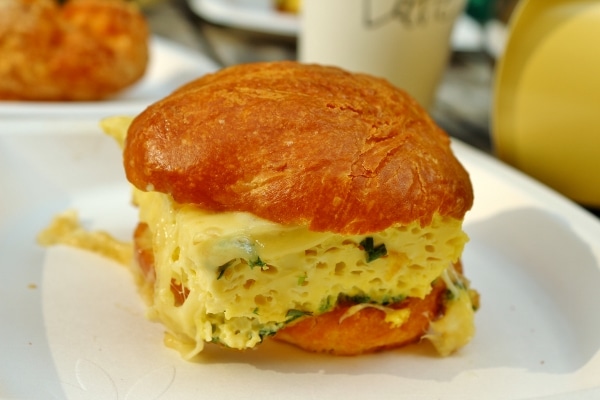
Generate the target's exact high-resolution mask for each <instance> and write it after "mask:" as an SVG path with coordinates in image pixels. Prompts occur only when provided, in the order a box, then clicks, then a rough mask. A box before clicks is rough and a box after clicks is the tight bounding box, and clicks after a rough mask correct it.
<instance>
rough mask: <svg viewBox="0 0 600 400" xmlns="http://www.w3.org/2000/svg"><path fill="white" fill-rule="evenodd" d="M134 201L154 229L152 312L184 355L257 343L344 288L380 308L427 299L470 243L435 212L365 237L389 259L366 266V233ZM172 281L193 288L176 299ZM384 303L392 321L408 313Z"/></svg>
mask: <svg viewBox="0 0 600 400" xmlns="http://www.w3.org/2000/svg"><path fill="white" fill-rule="evenodd" d="M135 201H136V202H137V204H138V205H139V207H140V220H141V221H144V222H146V223H148V225H149V226H150V229H151V231H152V240H153V247H154V253H155V254H154V255H155V263H156V265H157V274H156V283H155V288H154V295H153V296H154V297H153V299H152V303H153V304H152V306H151V311H150V315H151V316H152V317H153V318H155V319H157V320H160V321H162V322H163V323H164V324H165V325H166V326H167V327H168V328H169V329H170V331H171V334H170V335H169V340H168V341H169V343H171V345H172V346H173V347H177V348H178V349H179V350H180V351H182V352H183V353H184V356H185V357H191V356H193V355H194V354H196V353H197V352H199V351H201V350H202V347H203V343H204V342H211V341H212V342H219V343H221V344H224V345H226V346H228V347H232V348H238V349H243V348H248V347H253V346H254V345H256V344H257V343H259V342H261V341H262V339H263V337H264V336H265V335H268V334H272V333H273V332H275V331H276V330H277V329H279V328H280V327H281V326H283V325H285V323H286V322H288V321H289V319H290V314H289V313H290V310H296V311H298V312H301V313H306V314H318V313H322V312H325V311H328V310H330V309H331V308H332V307H333V306H334V305H335V303H336V300H337V298H338V296H339V295H340V294H344V295H347V296H357V297H360V298H363V299H364V298H367V299H368V300H369V304H371V303H374V304H379V305H380V304H386V303H387V302H390V301H392V299H397V298H402V297H419V298H423V297H424V296H426V295H427V294H428V293H429V291H430V289H431V282H432V281H433V280H434V279H436V278H437V277H438V276H440V274H442V272H443V271H444V270H445V269H446V268H447V266H448V265H449V264H450V263H452V262H455V261H457V260H458V258H459V256H460V254H461V252H462V249H463V246H464V244H465V242H466V241H467V237H466V235H465V234H464V233H463V231H462V227H461V221H458V220H455V219H451V218H447V217H440V216H436V217H435V218H434V220H433V223H432V224H431V225H430V226H428V227H423V228H422V227H420V226H419V225H418V224H414V225H411V226H397V227H392V228H389V229H387V230H385V231H383V232H379V233H376V234H373V235H370V236H371V237H373V239H374V243H375V246H377V245H379V244H385V246H386V249H387V256H385V257H382V258H379V259H376V260H374V261H371V262H367V260H366V254H365V251H364V249H363V248H362V246H361V245H360V242H361V241H362V240H363V239H364V238H365V236H344V235H338V234H332V233H323V232H311V231H309V230H307V229H306V228H305V227H302V226H281V225H278V224H275V223H273V222H270V221H266V220H263V219H260V218H258V217H256V216H254V215H252V214H249V213H241V212H237V213H236V212H233V213H210V212H206V211H204V210H201V209H198V208H196V207H194V206H190V205H180V204H177V203H175V202H174V201H173V200H172V199H171V197H170V196H168V195H165V194H162V193H157V192H141V191H136V193H135ZM171 282H176V283H177V284H180V285H182V286H185V287H186V288H187V289H189V294H188V296H187V298H186V300H185V301H184V302H183V304H181V305H176V302H175V298H174V295H173V294H172V292H171V290H170V287H171ZM373 306H374V305H373ZM359 308H360V307H359ZM359 308H357V310H358V309H359ZM384 309H385V310H386V311H389V312H388V320H389V321H390V322H392V323H393V324H394V325H395V326H400V325H401V324H402V323H403V322H404V321H405V320H406V319H407V318H408V314H406V313H398V312H393V310H391V309H388V308H385V307H384ZM400 314H402V315H400Z"/></svg>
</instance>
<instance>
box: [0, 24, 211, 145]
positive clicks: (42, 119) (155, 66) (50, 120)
mask: <svg viewBox="0 0 600 400" xmlns="http://www.w3.org/2000/svg"><path fill="white" fill-rule="evenodd" d="M216 69H218V66H217V64H216V63H214V62H213V61H211V60H210V59H208V58H206V57H205V56H204V55H202V54H200V53H197V52H194V51H191V50H189V49H186V48H184V47H183V46H181V45H179V44H177V43H174V42H171V41H169V40H166V39H163V38H160V37H156V36H154V37H152V38H151V41H150V62H149V65H148V70H147V72H146V74H145V75H144V77H143V78H142V79H141V80H140V81H139V82H138V83H136V84H135V85H133V86H131V87H130V88H129V89H127V90H125V91H124V92H122V93H120V94H119V95H118V96H116V97H114V98H111V99H108V100H104V101H91V102H16V101H0V134H2V133H6V132H8V129H9V128H10V129H11V132H12V133H15V131H16V130H17V129H18V130H19V131H32V130H33V131H36V130H40V129H45V128H46V126H48V125H55V124H59V125H61V126H63V127H65V128H67V129H69V128H73V127H76V128H77V127H78V128H81V127H85V126H86V125H87V124H89V122H90V121H93V122H97V121H98V120H99V119H100V118H103V117H106V116H110V115H136V114H138V113H139V112H141V111H142V110H144V109H145V108H146V107H147V106H148V105H149V104H151V103H153V102H155V101H156V100H159V99H161V98H163V97H165V96H166V95H168V94H169V93H171V92H172V91H173V90H174V89H176V88H177V87H179V86H181V85H182V84H184V83H186V82H188V81H190V80H192V79H194V78H197V77H200V76H201V75H204V74H206V73H207V72H212V71H215V70H216Z"/></svg>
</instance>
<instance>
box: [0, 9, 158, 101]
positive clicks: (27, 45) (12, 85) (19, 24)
mask: <svg viewBox="0 0 600 400" xmlns="http://www.w3.org/2000/svg"><path fill="white" fill-rule="evenodd" d="M148 31H149V30H148V25H147V22H146V20H145V18H144V16H143V14H142V13H141V12H140V10H139V8H138V7H137V6H136V5H135V4H132V3H128V2H126V1H124V0H68V1H66V2H64V3H63V4H59V3H58V2H56V1H55V0H2V1H0V100H38V101H71V100H79V101H82V100H100V99H104V98H107V97H109V96H111V95H115V94H117V93H118V92H119V91H121V90H123V89H125V88H127V87H129V86H131V85H133V84H134V83H135V82H137V81H138V80H139V79H140V78H141V77H142V76H143V75H144V73H145V71H146V67H147V65H148V57H149V56H148V41H149V40H148V38H149V32H148Z"/></svg>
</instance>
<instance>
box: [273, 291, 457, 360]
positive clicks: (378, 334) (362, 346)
mask: <svg viewBox="0 0 600 400" xmlns="http://www.w3.org/2000/svg"><path fill="white" fill-rule="evenodd" d="M445 292H446V285H445V284H444V282H443V281H442V280H441V279H438V280H437V281H436V282H435V284H434V285H433V286H432V290H431V292H430V293H429V294H428V295H427V296H425V298H423V299H418V298H408V299H406V300H404V301H402V302H400V303H397V304H393V305H391V306H390V307H391V308H394V309H397V310H398V309H410V317H409V319H408V320H407V321H406V322H405V323H404V324H402V325H401V326H400V327H394V326H393V325H392V324H391V323H390V322H386V320H385V312H384V311H383V310H380V309H377V308H372V307H367V308H363V309H361V310H360V311H358V312H357V313H354V314H352V315H350V316H348V317H347V318H345V314H346V313H347V311H348V309H349V308H350V307H352V306H353V305H354V304H341V305H338V306H337V307H336V308H335V309H334V310H333V311H329V312H326V313H324V314H321V315H318V316H313V317H306V318H304V319H302V320H300V321H298V322H296V323H294V324H292V325H289V326H286V327H284V328H283V329H280V330H279V331H278V332H277V334H276V335H275V339H277V340H280V341H283V342H286V343H290V344H293V345H295V346H298V347H300V348H301V349H304V350H307V351H311V352H317V353H330V354H335V355H341V356H353V355H359V354H364V353H372V352H376V351H381V350H387V349H392V348H397V347H402V346H405V345H407V344H410V343H414V342H416V341H418V340H419V339H421V338H422V337H423V335H425V333H426V332H427V329H428V328H429V323H430V322H431V321H432V320H434V319H436V318H437V317H438V314H440V313H441V312H442V310H443V301H444V296H445Z"/></svg>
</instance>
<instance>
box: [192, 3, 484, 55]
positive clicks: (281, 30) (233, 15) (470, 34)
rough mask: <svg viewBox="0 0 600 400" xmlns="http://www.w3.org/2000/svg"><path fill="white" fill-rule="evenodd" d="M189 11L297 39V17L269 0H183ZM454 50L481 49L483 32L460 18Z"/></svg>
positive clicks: (221, 22) (230, 24) (219, 21)
mask: <svg viewBox="0 0 600 400" xmlns="http://www.w3.org/2000/svg"><path fill="white" fill-rule="evenodd" d="M187 1H188V5H189V6H190V9H191V10H192V11H193V12H195V13H196V14H197V15H198V16H200V17H202V18H204V19H206V20H207V21H209V22H212V23H214V24H219V25H224V26H228V27H232V28H238V29H245V30H249V31H253V32H261V33H268V34H273V35H279V36H289V37H293V36H297V35H298V32H299V31H300V17H298V16H296V15H294V14H290V13H284V12H279V11H277V10H276V9H275V8H274V6H273V4H274V1H273V0H187ZM452 46H453V48H454V49H455V50H461V51H476V50H481V48H482V46H483V29H482V28H481V26H480V25H479V24H478V23H477V22H476V21H475V20H474V19H473V18H471V17H469V16H467V15H462V16H461V17H460V18H459V19H458V21H457V23H456V26H455V29H454V31H453V33H452Z"/></svg>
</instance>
